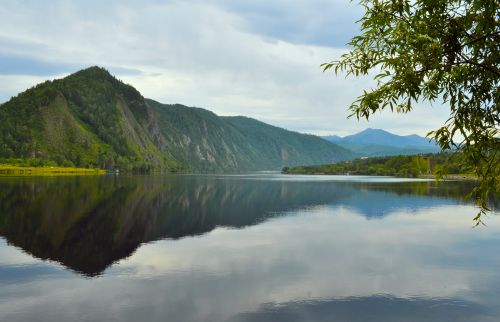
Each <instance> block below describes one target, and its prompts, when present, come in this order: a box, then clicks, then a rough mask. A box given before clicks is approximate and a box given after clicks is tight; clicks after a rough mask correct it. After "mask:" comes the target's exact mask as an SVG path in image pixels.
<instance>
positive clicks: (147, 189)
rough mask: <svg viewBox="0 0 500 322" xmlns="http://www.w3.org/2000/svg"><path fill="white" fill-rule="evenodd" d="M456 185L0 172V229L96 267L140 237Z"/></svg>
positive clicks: (379, 210)
mask: <svg viewBox="0 0 500 322" xmlns="http://www.w3.org/2000/svg"><path fill="white" fill-rule="evenodd" d="M462 196H463V189H462V188H461V185H456V184H455V185H449V186H448V187H442V188H440V189H435V185H434V183H429V182H413V183H399V184H394V183H393V184H365V183H356V182H311V181H309V182H293V181H266V180H246V179H245V178H240V179H238V178H232V177H200V176H164V177H99V178H17V179H16V178H11V179H3V180H2V181H0V235H1V236H3V237H5V238H6V239H7V241H8V242H9V243H11V244H13V245H16V246H18V247H21V248H22V249H24V250H25V251H26V252H28V253H31V254H33V255H34V256H36V257H39V258H42V259H51V260H55V261H58V262H60V263H62V264H64V265H65V266H67V267H69V268H71V269H73V270H75V271H78V272H81V273H83V274H86V275H89V276H93V275H96V274H99V273H101V272H102V271H103V270H104V269H105V268H106V267H107V266H109V265H110V264H112V263H113V262H114V261H116V260H119V259H122V258H124V257H127V256H129V255H130V254H131V253H132V252H133V251H134V250H135V249H136V248H137V247H138V246H139V245H140V244H141V243H144V242H148V241H153V240H157V239H161V238H180V237H184V236H191V235H198V234H203V233H206V232H209V231H211V230H213V229H214V228H215V227H217V226H227V227H236V228H239V227H244V226H248V225H255V224H257V223H259V222H262V221H264V220H266V219H268V218H271V217H274V216H277V215H281V214H283V213H285V212H288V211H291V210H296V209H300V208H304V207H311V206H317V205H326V204H328V205H345V206H349V207H353V208H355V209H356V210H358V211H359V212H360V213H362V214H364V215H365V216H367V217H371V216H384V215H386V214H387V213H388V212H390V211H392V210H394V209H395V208H401V207H403V208H412V209H416V208H418V207H425V206H429V205H431V206H432V205H439V204H447V203H456V202H457V201H453V200H452V199H450V198H461V197H462Z"/></svg>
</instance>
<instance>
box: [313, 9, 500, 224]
mask: <svg viewBox="0 0 500 322" xmlns="http://www.w3.org/2000/svg"><path fill="white" fill-rule="evenodd" d="M360 3H361V5H362V6H363V7H364V9H365V14H364V16H363V17H362V18H361V20H360V22H361V34H360V35H358V36H355V37H354V38H353V39H352V40H351V42H350V43H349V45H350V46H351V47H352V50H351V51H350V52H348V53H347V54H345V55H343V56H342V57H341V59H340V60H339V61H333V62H331V63H327V64H324V65H323V67H324V70H328V69H333V70H334V71H335V73H343V72H346V73H347V74H348V75H355V76H358V75H369V74H370V73H372V72H375V73H378V74H377V75H376V76H375V80H376V81H377V83H376V86H375V87H374V88H373V89H371V90H368V91H365V92H364V93H363V94H362V95H361V96H360V97H359V98H358V99H357V100H356V101H355V102H354V103H352V105H351V106H350V107H349V109H350V110H351V111H352V115H354V116H356V117H358V118H367V119H368V118H369V117H370V116H371V115H372V114H374V113H376V112H377V111H380V110H382V109H385V108H390V109H391V111H396V112H399V113H408V112H410V111H411V110H412V108H413V106H414V105H415V104H416V103H417V102H422V101H427V102H434V101H442V103H443V104H446V105H449V106H450V118H449V119H448V120H447V121H446V122H445V124H443V126H442V127H441V128H439V129H437V130H436V131H433V132H430V133H429V135H431V136H432V137H433V138H434V139H435V140H436V142H437V143H438V144H439V146H440V147H441V149H442V150H444V151H447V150H452V149H457V150H459V151H461V152H462V154H461V155H462V159H463V162H464V164H466V166H467V167H470V169H471V170H472V171H473V173H474V175H475V176H476V177H477V178H478V179H479V183H480V184H479V186H478V187H477V188H475V189H474V191H473V194H474V196H475V198H476V200H477V203H478V205H479V206H481V212H480V213H479V214H478V216H477V217H476V220H477V221H478V223H479V222H480V217H481V214H483V213H485V212H486V211H487V210H488V208H487V206H486V200H487V199H488V196H489V195H490V194H491V193H494V192H497V191H500V167H499V166H498V162H499V161H500V160H499V159H500V152H499V150H500V135H499V127H498V124H499V123H500V116H499V112H500V108H499V100H500V92H499V90H498V88H499V84H500V68H499V62H500V50H499V44H500V20H499V18H500V16H499V14H498V0H465V1H463V0H432V1H428V0H416V1H413V0H361V1H360Z"/></svg>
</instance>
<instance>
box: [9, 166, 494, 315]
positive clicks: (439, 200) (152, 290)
mask: <svg viewBox="0 0 500 322" xmlns="http://www.w3.org/2000/svg"><path fill="white" fill-rule="evenodd" d="M468 188H469V187H467V184H466V183H459V182H449V183H443V184H441V185H439V186H437V185H436V184H435V183H434V182H429V181H410V180H399V179H393V178H373V177H372V178H369V177H332V176H282V175H277V174H254V175H234V176H215V175H214V176H196V175H184V176H157V177H152V176H134V177H125V176H117V177H114V176H108V177H87V178H85V177H80V178H0V321H12V322H15V321H42V322H43V321H134V322H135V321H146V322H147V321H176V322H180V321H189V322H196V321H215V322H217V321H232V322H236V321H287V322H290V321H291V322H293V321H342V322H345V321H370V322H373V321H384V322H387V321H389V322H390V321H403V322H404V321H429V322H433V321H440V322H441V321H464V322H465V321H467V322H471V321H478V322H481V321H491V322H493V321H495V322H497V321H500V251H499V250H500V234H499V233H500V218H499V217H498V216H496V215H490V216H489V217H488V218H486V223H487V225H488V226H487V227H479V228H475V229H473V228H472V225H473V222H472V218H473V216H474V215H475V213H476V212H477V209H475V208H474V207H473V206H472V205H470V204H467V203H466V202H464V201H463V200H462V197H463V195H464V194H465V192H466V191H467V189H468ZM494 202H498V201H494Z"/></svg>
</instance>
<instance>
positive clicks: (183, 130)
mask: <svg viewBox="0 0 500 322" xmlns="http://www.w3.org/2000/svg"><path fill="white" fill-rule="evenodd" d="M146 101H147V103H148V105H149V106H151V108H152V109H154V111H155V113H156V115H157V118H158V124H159V129H160V131H161V133H162V135H163V137H164V138H165V142H166V144H167V146H168V151H169V153H171V155H172V156H173V157H174V158H175V159H176V160H178V161H179V162H180V163H181V164H183V165H185V167H186V168H187V169H189V170H191V171H202V172H221V171H235V170H236V171H251V170H279V169H281V168H282V167H283V166H286V165H287V166H296V165H300V164H322V163H326V162H335V161H342V160H348V159H352V158H353V157H354V154H353V153H352V152H351V151H349V150H347V149H344V148H341V147H339V146H337V145H335V144H333V143H330V142H326V141H325V140H323V139H321V138H319V137H317V136H313V135H304V134H300V133H296V132H292V131H287V130H284V129H281V128H278V127H275V126H271V125H269V124H266V123H262V122H259V121H257V120H254V119H251V118H247V117H241V116H238V117H220V116H217V115H215V114H214V113H212V112H210V111H207V110H204V109H201V108H194V107H186V106H184V105H180V104H175V105H168V104H161V103H158V102H156V101H153V100H149V99H148V100H146Z"/></svg>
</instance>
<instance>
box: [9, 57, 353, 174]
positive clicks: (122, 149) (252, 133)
mask: <svg viewBox="0 0 500 322" xmlns="http://www.w3.org/2000/svg"><path fill="white" fill-rule="evenodd" d="M0 120H1V121H0V122H1V126H0V159H4V160H11V162H8V163H11V164H12V163H13V164H17V165H23V164H24V165H29V166H43V165H48V166H63V167H80V168H101V169H108V170H113V169H119V170H120V171H122V172H129V171H134V172H167V171H168V172H172V171H194V172H220V171H249V170H278V169H281V168H282V167H283V166H285V165H289V166H295V165H299V164H321V163H327V162H335V161H341V160H346V159H350V158H353V157H354V154H353V153H352V152H350V151H348V150H346V149H343V148H341V147H339V146H337V145H335V144H333V143H330V142H326V141H324V140H322V139H321V138H319V137H315V136H311V135H303V134H299V133H295V132H290V131H286V130H284V129H280V128H277V127H273V126H270V125H267V124H265V123H262V122H258V121H256V120H253V119H249V118H242V117H237V118H226V117H219V116H217V115H215V114H214V113H211V112H209V111H207V110H203V109H200V108H189V107H186V106H182V105H164V104H160V103H158V102H155V101H153V100H147V99H145V98H144V97H142V96H141V94H140V93H139V92H138V91H137V90H135V89H134V88H133V87H131V86H129V85H126V84H124V83H122V82H121V81H119V80H117V79H116V78H115V77H113V76H112V75H110V74H109V73H108V72H107V71H106V70H104V69H102V68H99V67H91V68H88V69H85V70H82V71H79V72H77V73H75V74H72V75H70V76H68V77H66V78H63V79H59V80H54V81H47V82H44V83H42V84H40V85H37V86H35V87H33V88H30V89H28V90H27V91H25V92H23V93H21V94H19V95H17V96H16V97H13V98H12V99H11V100H9V101H8V102H6V103H4V104H2V105H0ZM12 160H13V161H12Z"/></svg>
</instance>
